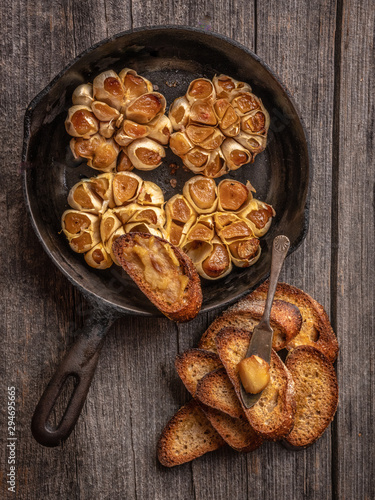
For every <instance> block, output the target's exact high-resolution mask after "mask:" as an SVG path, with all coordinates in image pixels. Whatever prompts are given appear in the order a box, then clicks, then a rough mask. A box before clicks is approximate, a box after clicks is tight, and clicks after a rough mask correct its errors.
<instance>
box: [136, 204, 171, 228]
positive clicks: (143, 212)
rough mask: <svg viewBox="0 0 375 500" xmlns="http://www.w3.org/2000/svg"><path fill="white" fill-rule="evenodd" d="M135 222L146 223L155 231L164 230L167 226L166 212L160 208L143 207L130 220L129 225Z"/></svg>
mask: <svg viewBox="0 0 375 500" xmlns="http://www.w3.org/2000/svg"><path fill="white" fill-rule="evenodd" d="M134 222H137V223H140V222H144V223H145V224H147V226H149V227H152V228H155V229H158V228H162V227H163V226H164V224H165V212H164V210H163V209H161V208H159V207H152V206H149V207H141V208H140V210H138V211H137V212H135V213H134V215H133V216H132V217H131V218H130V219H129V223H134Z"/></svg>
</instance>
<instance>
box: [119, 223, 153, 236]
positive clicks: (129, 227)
mask: <svg viewBox="0 0 375 500" xmlns="http://www.w3.org/2000/svg"><path fill="white" fill-rule="evenodd" d="M125 232H126V233H147V234H153V235H154V236H159V238H162V231H161V230H159V229H157V228H155V227H152V226H151V225H150V224H146V223H145V222H129V224H126V226H125Z"/></svg>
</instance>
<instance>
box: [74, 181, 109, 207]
mask: <svg viewBox="0 0 375 500" xmlns="http://www.w3.org/2000/svg"><path fill="white" fill-rule="evenodd" d="M68 203H69V205H70V206H71V207H72V208H74V209H76V210H82V211H84V212H87V213H89V214H99V213H102V212H104V211H105V210H106V208H107V203H106V202H105V201H103V200H102V199H101V198H100V197H98V196H97V195H96V194H95V192H94V190H93V189H92V186H91V182H90V179H83V180H82V181H80V182H77V184H75V185H74V186H73V187H72V188H71V190H70V191H69V194H68Z"/></svg>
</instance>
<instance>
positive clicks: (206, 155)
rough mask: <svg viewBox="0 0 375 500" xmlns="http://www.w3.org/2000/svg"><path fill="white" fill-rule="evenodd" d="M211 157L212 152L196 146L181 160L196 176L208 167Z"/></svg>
mask: <svg viewBox="0 0 375 500" xmlns="http://www.w3.org/2000/svg"><path fill="white" fill-rule="evenodd" d="M210 157H211V155H210V151H206V150H205V149H203V148H201V147H199V146H195V147H193V148H192V149H190V151H188V152H187V153H186V154H185V155H183V156H182V157H181V158H182V160H183V162H184V165H185V166H186V167H188V169H189V170H191V171H192V172H193V173H194V174H200V173H201V172H203V171H204V170H205V168H206V167H207V165H208V163H209V161H210Z"/></svg>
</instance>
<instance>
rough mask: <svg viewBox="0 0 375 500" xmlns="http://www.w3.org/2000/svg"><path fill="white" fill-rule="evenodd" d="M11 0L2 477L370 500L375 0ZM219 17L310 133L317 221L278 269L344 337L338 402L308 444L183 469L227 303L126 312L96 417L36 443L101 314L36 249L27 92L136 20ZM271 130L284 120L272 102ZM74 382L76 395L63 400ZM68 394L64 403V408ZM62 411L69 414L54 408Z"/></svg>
mask: <svg viewBox="0 0 375 500" xmlns="http://www.w3.org/2000/svg"><path fill="white" fill-rule="evenodd" d="M338 1H339V4H338V5H336V2H335V1H332V0H314V1H310V2H309V1H308V0H303V1H300V2H294V1H291V0H286V1H284V2H277V1H276V0H265V1H263V2H259V1H257V0H254V1H250V2H245V1H244V0H232V1H231V2H224V1H222V0H219V1H217V2H214V3H213V2H207V1H204V2H193V1H184V2H183V1H181V0H178V1H175V2H173V1H172V0H163V1H161V2H159V3H158V4H157V6H156V4H155V2H151V1H150V0H145V1H144V2H141V1H139V0H119V1H115V0H107V1H106V0H87V1H86V2H78V1H74V0H71V1H65V0H56V1H54V2H48V3H47V2H43V1H41V0H36V1H34V2H31V1H30V0H13V1H10V0H6V1H5V2H3V4H2V8H1V25H2V33H1V38H0V86H1V88H0V110H1V113H0V131H1V144H2V145H1V149H0V155H1V165H2V168H1V173H2V182H1V191H0V207H1V209H2V214H3V217H1V218H0V231H1V234H2V235H3V238H2V240H1V244H0V258H1V263H2V266H1V267H0V282H1V283H2V287H0V314H1V317H0V319H1V322H0V325H1V327H0V331H1V334H2V335H1V340H2V344H3V345H2V352H3V353H4V354H3V355H2V356H1V357H0V373H1V374H2V380H3V389H2V390H1V391H0V404H1V412H2V413H1V416H2V418H1V422H0V435H1V439H2V441H1V442H2V446H1V449H0V458H1V468H0V484H1V486H0V488H1V493H0V496H1V498H17V499H20V500H29V499H30V500H39V499H41V498H43V499H48V500H49V499H55V498H58V499H59V500H60V499H62V500H65V499H66V500H75V499H77V500H78V499H79V500H86V499H90V500H91V499H95V500H96V499H100V500H101V499H104V500H107V499H108V500H109V499H111V500H122V499H124V498H125V499H126V500H133V499H134V500H136V499H142V500H143V499H145V500H148V499H150V500H154V499H155V500H167V499H168V500H169V499H174V498H178V499H179V500H180V499H182V500H185V499H186V500H190V499H196V500H211V499H212V500H213V499H215V500H227V499H231V500H237V499H238V500H242V499H248V500H250V499H257V500H258V499H260V500H264V499H270V500H273V499H274V498H278V499H279V500H283V499H290V498H294V499H296V500H298V499H302V498H309V499H331V498H338V499H340V500H341V499H342V500H344V499H345V500H352V499H372V498H375V486H374V477H373V476H374V474H373V471H374V455H373V450H374V448H375V443H374V434H373V419H372V416H373V415H374V410H375V408H374V398H373V390H374V361H373V360H374V352H373V351H374V343H373V342H372V337H371V333H372V332H373V331H374V319H373V318H374V302H373V296H374V294H373V292H374V278H373V272H374V250H373V249H374V243H375V242H374V227H373V222H374V153H373V151H374V143H373V142H374V139H373V137H374V136H373V130H374V83H373V82H374V77H375V75H374V62H373V51H374V46H373V40H374V24H375V23H374V6H373V4H372V2H370V0H368V1H365V2H360V1H359V0H351V1H349V0H343V1H342V2H341V0H338ZM157 24H163V25H164V24H179V25H190V26H196V27H199V26H200V27H201V28H202V29H206V30H207V31H209V30H213V31H216V32H219V33H222V34H224V35H227V36H230V37H232V38H233V39H235V40H237V41H239V42H241V43H243V44H244V45H246V46H247V47H249V48H251V49H253V50H256V51H257V53H258V54H259V56H260V57H262V58H263V59H264V60H265V61H266V62H267V63H268V64H269V66H270V67H271V68H273V69H274V70H275V71H276V73H278V74H279V76H280V78H281V80H282V81H283V82H284V83H285V85H286V86H287V87H288V89H289V91H290V92H291V94H292V96H293V97H294V99H295V101H296V104H297V107H298V108H299V110H300V112H301V116H302V118H303V120H304V122H305V125H306V129H307V133H308V137H309V140H310V145H311V153H312V161H313V166H314V178H313V182H312V185H311V195H312V196H311V211H310V229H309V233H308V236H307V238H306V240H305V242H304V243H303V245H302V246H301V247H300V248H299V249H298V250H297V251H296V252H295V253H294V254H293V255H292V256H291V257H289V258H288V259H287V261H286V263H285V267H284V270H283V272H282V276H281V278H282V279H283V280H285V281H288V282H290V283H291V284H293V285H296V286H298V287H301V288H303V289H304V290H305V291H307V292H308V293H310V294H311V295H312V296H313V297H314V298H316V299H317V300H318V301H319V302H321V303H322V304H323V305H324V306H325V307H326V309H327V310H328V312H330V314H331V319H332V322H333V325H334V327H335V329H336V330H337V333H338V336H339V342H340V346H341V351H340V356H339V359H338V362H337V372H338V376H339V384H340V403H339V411H338V414H337V417H336V420H335V422H334V424H333V425H332V426H331V427H330V428H329V430H327V432H326V433H325V434H324V435H323V437H322V438H321V439H320V440H319V441H318V442H317V443H316V444H315V445H314V446H313V447H311V448H309V449H307V450H305V451H302V452H299V453H293V452H291V451H287V450H285V449H284V448H282V447H281V446H280V445H279V444H275V443H266V444H264V445H263V446H262V447H261V448H260V449H258V450H257V451H255V452H253V453H250V454H248V455H244V454H239V453H236V452H234V451H232V450H230V449H229V448H223V449H221V450H219V451H217V452H214V453H210V454H207V455H206V456H204V457H202V458H200V459H198V460H196V461H194V462H193V463H189V464H185V465H183V466H180V467H176V468H173V469H171V470H169V469H166V468H164V467H162V466H161V465H160V464H159V463H158V462H157V458H156V441H157V439H158V436H159V434H160V432H161V430H162V428H163V427H164V425H165V423H166V422H167V421H168V420H169V418H170V417H171V416H172V415H173V413H174V412H175V411H176V410H177V409H178V408H179V407H180V406H182V405H183V404H184V403H185V402H186V401H187V400H188V399H189V396H188V394H187V392H186V390H185V389H184V388H183V385H182V383H181V382H180V381H179V379H178V376H177V374H176V372H175V369H174V365H173V360H174V357H175V355H176V354H177V353H178V352H182V351H184V350H185V349H188V348H190V347H193V346H195V345H196V344H197V342H198V339H199V337H200V335H201V334H202V332H203V331H204V330H205V329H206V327H207V326H208V324H209V323H210V322H211V321H212V319H213V318H214V317H215V316H216V314H217V313H218V312H219V310H218V311H214V312H210V313H207V314H203V315H200V316H198V318H196V319H195V320H194V321H192V322H191V323H189V324H187V325H179V326H177V325H175V324H173V323H171V322H170V321H168V320H166V319H162V318H160V319H147V318H135V317H123V318H121V319H119V320H118V321H117V322H116V323H115V325H114V326H113V327H112V329H111V331H110V332H109V334H108V338H107V340H106V343H105V345H104V348H103V352H102V355H101V358H100V360H99V364H98V368H97V373H96V375H95V377H94V380H93V384H92V386H91V388H90V391H89V395H88V399H87V402H86V404H85V407H84V409H83V413H82V415H81V417H80V419H79V421H78V424H77V426H76V428H75V430H74V431H73V433H72V435H71V437H70V438H69V440H68V441H67V442H66V443H65V444H64V445H63V446H61V447H58V448H55V449H47V448H43V447H41V446H39V445H38V444H37V443H36V442H35V441H34V440H33V438H32V436H31V432H30V419H31V416H32V413H33V411H34V408H35V405H36V403H37V401H38V398H39V397H40V395H41V393H42V391H43V389H44V387H45V385H46V383H47V382H48V380H49V379H50V377H51V375H52V374H53V372H54V370H55V368H56V365H57V364H58V362H59V360H61V358H62V356H63V354H64V352H66V350H67V349H68V347H69V345H71V344H72V342H73V341H74V338H75V336H76V334H75V331H76V330H77V328H80V327H81V326H82V324H83V322H84V319H85V316H87V314H89V312H88V306H87V304H86V303H85V301H84V300H83V299H82V297H81V296H80V294H79V293H78V292H77V291H76V290H75V289H74V288H73V287H72V286H71V285H70V284H69V283H68V281H67V280H66V279H65V278H64V277H63V276H62V275H61V274H60V273H59V272H58V271H57V269H56V268H55V267H54V266H53V264H52V262H50V260H49V259H48V257H47V255H46V254H45V253H44V251H43V249H42V247H41V245H40V244H39V242H38V240H37V238H36V236H35V234H34V232H33V230H32V228H31V225H30V223H29V221H28V217H27V214H26V211H25V205H24V202H23V194H22V185H21V175H20V167H19V164H20V157H21V146H22V133H23V130H22V120H23V114H24V110H25V108H26V106H27V104H28V102H29V101H30V100H31V99H32V98H33V97H34V96H35V95H36V94H37V93H38V92H39V91H40V90H41V89H42V88H44V86H45V85H46V84H48V82H49V81H50V80H51V79H52V78H53V77H54V76H55V75H56V74H57V73H58V72H59V71H60V70H61V69H62V68H63V67H64V66H65V65H66V64H67V63H68V62H69V61H70V60H71V59H72V58H73V57H75V56H76V55H78V54H79V53H80V52H82V51H83V50H84V49H86V48H88V47H89V46H91V45H92V44H93V43H95V42H97V41H99V40H101V39H103V38H106V37H108V36H112V35H114V34H115V33H117V32H119V31H123V30H126V29H130V28H132V27H134V28H136V27H140V26H150V25H157ZM270 111H271V116H272V115H273V121H274V126H288V118H287V117H283V116H278V115H277V110H270ZM9 385H14V386H15V387H16V395H17V398H16V399H17V417H16V426H17V439H18V440H17V446H16V456H17V494H16V496H14V495H12V494H8V493H7V491H6V488H7V484H6V479H7V478H6V472H7V471H8V469H7V464H6V460H7V450H6V445H5V437H6V435H7V429H6V419H5V414H6V411H5V409H6V404H7V399H6V397H7V393H6V387H7V386H9ZM67 397H68V395H67V394H66V395H65V401H66V398H67ZM63 407H64V401H62V402H61V405H58V407H57V410H56V413H58V412H59V411H61V409H62V408H63ZM54 418H57V416H54Z"/></svg>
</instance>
